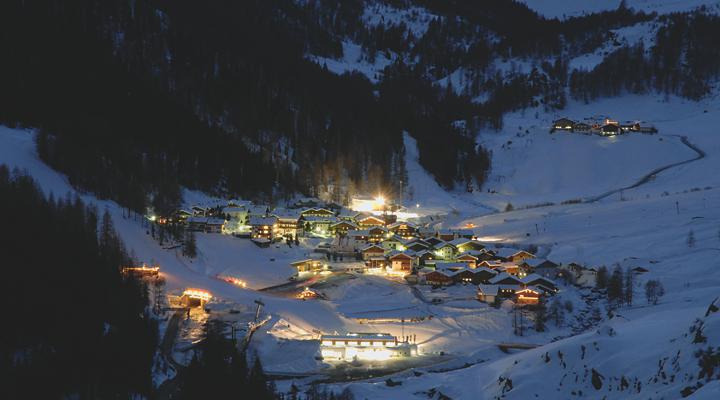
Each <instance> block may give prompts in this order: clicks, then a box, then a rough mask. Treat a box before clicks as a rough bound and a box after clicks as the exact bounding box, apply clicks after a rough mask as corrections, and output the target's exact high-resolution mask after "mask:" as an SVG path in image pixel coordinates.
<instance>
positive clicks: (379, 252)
mask: <svg viewBox="0 0 720 400" xmlns="http://www.w3.org/2000/svg"><path fill="white" fill-rule="evenodd" d="M360 254H362V259H363V260H364V261H368V260H369V259H370V258H373V257H383V256H384V255H385V249H384V248H383V247H382V246H380V245H378V244H371V245H369V246H367V247H365V248H363V249H362V250H360ZM383 259H384V257H383Z"/></svg>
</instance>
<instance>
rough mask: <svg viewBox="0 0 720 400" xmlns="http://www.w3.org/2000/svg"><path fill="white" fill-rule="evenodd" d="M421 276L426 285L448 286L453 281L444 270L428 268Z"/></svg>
mask: <svg viewBox="0 0 720 400" xmlns="http://www.w3.org/2000/svg"><path fill="white" fill-rule="evenodd" d="M422 276H423V278H422V280H423V281H424V282H425V283H426V284H428V285H433V286H449V285H452V284H453V283H454V281H453V278H452V277H450V276H448V275H447V274H446V272H445V271H438V270H431V269H428V270H427V271H425V272H424V273H423V274H422Z"/></svg>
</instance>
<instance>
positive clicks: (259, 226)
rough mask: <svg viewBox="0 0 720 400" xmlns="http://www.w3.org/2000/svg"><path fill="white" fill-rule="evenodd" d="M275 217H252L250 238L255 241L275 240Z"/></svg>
mask: <svg viewBox="0 0 720 400" xmlns="http://www.w3.org/2000/svg"><path fill="white" fill-rule="evenodd" d="M276 222H277V218H275V217H250V219H249V220H248V225H250V237H251V238H253V239H263V240H270V241H271V240H273V239H274V238H275V223H276Z"/></svg>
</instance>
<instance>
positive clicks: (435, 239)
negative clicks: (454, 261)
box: [423, 236, 445, 247]
mask: <svg viewBox="0 0 720 400" xmlns="http://www.w3.org/2000/svg"><path fill="white" fill-rule="evenodd" d="M423 240H424V241H425V243H427V244H429V245H430V246H431V247H435V245H437V244H440V243H444V242H445V241H444V240H442V239H440V238H438V237H437V236H431V237H428V238H424V239H423Z"/></svg>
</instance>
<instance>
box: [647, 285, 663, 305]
mask: <svg viewBox="0 0 720 400" xmlns="http://www.w3.org/2000/svg"><path fill="white" fill-rule="evenodd" d="M664 295H665V288H664V287H663V285H662V283H660V281H657V280H649V281H647V283H646V284H645V298H646V299H647V302H648V304H657V303H658V301H659V300H660V298H661V297H662V296H664Z"/></svg>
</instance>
